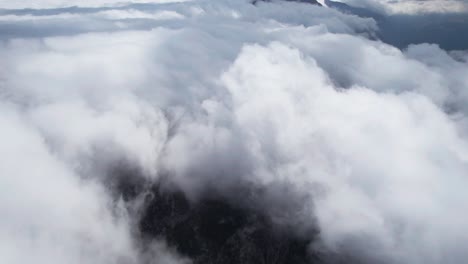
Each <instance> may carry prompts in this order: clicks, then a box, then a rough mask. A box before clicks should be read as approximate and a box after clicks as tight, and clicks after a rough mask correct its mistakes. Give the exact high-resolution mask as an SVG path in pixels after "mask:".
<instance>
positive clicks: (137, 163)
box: [0, 0, 468, 264]
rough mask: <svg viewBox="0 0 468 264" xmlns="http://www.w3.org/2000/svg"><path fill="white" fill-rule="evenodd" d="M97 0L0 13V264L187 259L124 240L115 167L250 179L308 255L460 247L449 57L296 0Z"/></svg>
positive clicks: (458, 98)
mask: <svg viewBox="0 0 468 264" xmlns="http://www.w3.org/2000/svg"><path fill="white" fill-rule="evenodd" d="M10 3H12V2H10ZM57 3H58V2H57ZM103 4H107V2H106V3H101V2H100V3H99V4H96V6H95V7H94V8H90V9H66V8H65V9H57V8H55V7H56V6H63V3H62V2H60V3H58V4H55V3H51V4H50V5H49V4H47V5H46V8H45V9H38V10H35V11H34V10H33V11H31V10H29V11H27V12H26V13H21V12H19V10H13V9H12V10H6V11H5V10H2V15H1V16H0V20H1V21H2V22H1V27H3V28H4V29H5V28H9V29H10V30H9V31H2V32H4V33H3V34H2V35H1V39H2V41H1V42H0V43H1V44H0V57H1V58H2V61H1V62H0V102H1V103H0V108H1V111H0V130H1V131H2V137H1V138H0V146H1V147H0V153H1V154H2V157H3V161H4V162H3V163H2V165H1V166H0V175H2V176H0V190H2V191H1V192H0V198H1V199H0V211H1V212H2V215H5V216H6V217H3V218H2V219H1V220H0V260H1V261H0V262H5V263H25V262H31V261H34V262H36V263H46V262H47V263H51V262H52V263H64V262H67V263H83V262H85V263H86V262H93V263H152V262H153V261H154V262H158V260H159V261H163V262H167V263H181V262H187V261H189V260H187V259H185V258H184V257H181V256H178V255H177V253H175V252H174V251H175V250H173V249H169V248H168V247H167V246H165V244H164V241H162V242H161V241H153V242H152V243H149V244H145V243H146V242H145V241H142V240H141V234H139V231H138V224H137V222H138V221H139V217H140V214H139V213H138V211H139V210H140V209H141V208H140V207H139V201H140V200H138V199H142V198H141V197H142V195H137V196H138V198H137V199H136V201H132V200H128V199H126V198H125V197H123V196H124V195H123V194H121V193H119V192H118V191H117V192H116V187H115V185H116V184H118V181H119V180H121V179H120V178H128V177H130V178H132V177H135V178H137V177H141V178H144V181H148V182H158V181H160V180H161V179H164V180H167V181H169V182H170V183H172V184H173V185H175V186H177V188H179V189H181V190H182V191H184V193H185V194H186V195H187V196H188V197H189V198H190V199H192V200H197V199H201V197H203V196H204V195H206V193H207V192H210V193H211V192H213V193H218V194H220V195H221V196H223V197H225V199H229V200H242V199H244V197H242V196H243V192H240V191H239V190H240V189H243V188H247V187H246V186H248V187H252V188H254V189H255V188H258V189H259V190H266V191H265V192H259V195H258V200H257V201H256V202H257V203H258V204H255V206H259V207H261V208H262V210H265V211H266V212H268V213H269V216H271V217H272V218H274V219H280V220H281V222H283V223H286V224H287V225H288V226H290V227H292V228H293V230H294V231H295V232H298V233H301V232H302V233H303V231H304V230H309V229H315V228H318V229H319V231H320V237H319V241H316V242H315V243H313V244H311V246H310V247H311V250H312V251H314V250H324V251H326V252H335V253H337V254H341V255H343V256H349V257H350V258H351V259H353V260H356V261H357V260H359V261H361V262H364V263H375V262H379V263H434V264H435V263H440V262H442V261H444V262H446V263H454V264H455V263H463V261H464V259H466V257H467V253H466V251H465V250H464V245H465V244H466V242H468V236H467V235H466V234H468V230H467V227H466V224H465V223H466V221H467V220H468V219H467V218H468V214H467V213H466V212H467V209H468V208H467V205H468V196H467V194H466V192H465V191H464V189H463V187H464V186H466V185H467V184H468V182H467V181H468V179H467V178H466V175H467V170H468V167H467V162H468V145H467V144H468V141H467V136H468V134H467V133H468V129H467V128H468V126H467V124H468V123H467V122H466V116H467V114H468V109H467V108H466V101H467V100H468V94H467V92H466V91H465V90H466V89H467V87H468V79H467V77H466V74H465V73H466V70H467V67H468V64H467V60H466V54H465V53H464V52H447V51H445V50H443V49H441V48H439V47H438V46H437V45H430V44H420V45H411V46H409V47H408V48H407V49H404V50H400V49H398V48H396V47H393V46H391V45H388V44H385V43H382V42H380V41H378V40H375V36H376V32H377V31H378V28H377V24H376V22H375V20H373V19H369V18H360V17H357V16H353V15H346V14H343V13H340V12H338V11H335V10H332V9H327V8H321V7H318V6H312V5H307V4H303V3H292V2H279V1H278V2H276V1H274V2H272V3H260V2H259V3H257V5H252V4H250V3H249V2H248V1H236V2H233V1H228V0H226V1H193V2H184V3H171V4H158V3H151V4H145V5H133V4H125V5H123V4H122V5H118V6H110V7H109V6H108V5H105V7H103V6H102V5H103ZM13 8H19V7H13ZM20 29H21V30H20ZM278 186H279V187H278ZM283 186H286V187H287V188H286V187H283ZM117 189H118V188H117ZM285 190H287V191H285ZM121 196H122V197H121ZM24 252H28V254H25V253H24ZM158 263H159V262H158Z"/></svg>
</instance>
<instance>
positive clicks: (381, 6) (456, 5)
mask: <svg viewBox="0 0 468 264" xmlns="http://www.w3.org/2000/svg"><path fill="white" fill-rule="evenodd" d="M338 2H344V3H347V4H350V5H353V6H358V7H365V8H371V9H374V10H376V11H381V12H387V13H391V14H424V13H426V14H427V13H466V12H468V2H467V1H466V0H409V1H408V0H405V1H403V0H397V1H392V0H342V1H338Z"/></svg>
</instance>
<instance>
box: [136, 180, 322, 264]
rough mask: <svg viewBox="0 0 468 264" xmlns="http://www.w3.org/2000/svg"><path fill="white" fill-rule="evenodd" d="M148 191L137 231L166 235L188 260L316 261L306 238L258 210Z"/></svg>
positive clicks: (273, 263)
mask: <svg viewBox="0 0 468 264" xmlns="http://www.w3.org/2000/svg"><path fill="white" fill-rule="evenodd" d="M150 196H151V197H149V198H148V204H147V207H146V210H145V211H144V214H143V216H142V218H141V220H140V223H139V229H140V232H141V234H142V236H143V237H144V239H149V240H151V239H155V238H163V239H165V240H166V241H167V243H168V244H169V246H171V247H173V248H175V249H176V250H177V251H178V252H179V253H180V254H182V255H184V256H187V257H189V258H191V259H192V260H193V263H200V264H202V263H203V264H211V263H213V264H214V263H223V264H237V263H239V264H240V263H242V264H261V263H265V264H266V263H268V264H282V263H294V264H301V263H317V260H318V258H317V257H316V256H313V254H310V253H309V252H308V246H309V243H310V241H308V240H307V239H304V238H299V237H296V236H294V235H292V234H291V233H290V232H286V231H285V230H281V228H277V227H275V226H274V225H273V224H272V223H271V222H270V221H269V219H268V217H266V216H265V215H263V214H262V212H260V211H254V210H251V209H246V208H242V207H239V206H236V205H233V204H230V203H229V202H228V201H226V200H223V199H216V198H207V199H202V200H200V201H198V202H196V203H191V202H189V200H188V199H186V197H185V196H184V195H183V194H182V193H180V192H174V191H171V192H167V191H161V190H160V188H159V187H154V188H153V191H152V194H151V195H150ZM149 200H150V201H149Z"/></svg>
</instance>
